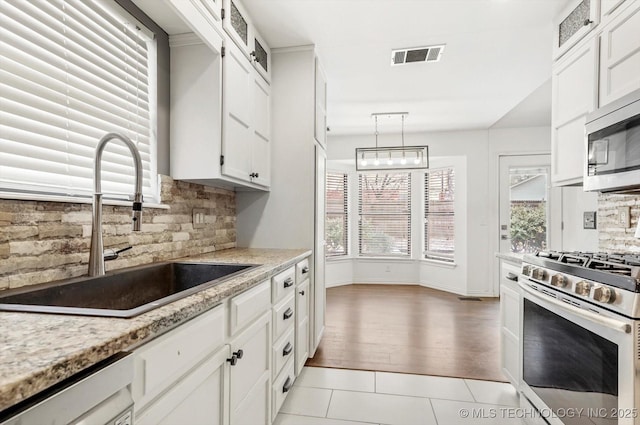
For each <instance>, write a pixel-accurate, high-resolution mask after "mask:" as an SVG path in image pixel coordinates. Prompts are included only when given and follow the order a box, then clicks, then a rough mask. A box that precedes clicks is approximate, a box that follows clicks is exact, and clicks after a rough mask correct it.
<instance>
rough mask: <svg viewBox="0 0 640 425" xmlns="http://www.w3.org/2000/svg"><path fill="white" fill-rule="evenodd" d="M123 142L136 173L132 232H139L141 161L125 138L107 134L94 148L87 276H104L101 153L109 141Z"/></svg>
mask: <svg viewBox="0 0 640 425" xmlns="http://www.w3.org/2000/svg"><path fill="white" fill-rule="evenodd" d="M113 139H117V140H120V141H121V142H123V143H124V144H125V145H126V146H127V147H128V148H129V150H130V151H131V156H132V157H133V166H134V168H135V173H136V176H135V177H136V183H135V186H136V188H135V193H134V194H133V215H132V221H133V230H134V231H139V230H140V224H141V221H142V220H141V219H142V159H141V158H140V152H138V148H137V147H136V145H135V144H134V143H133V142H132V141H131V139H129V138H128V137H127V136H123V135H122V134H118V133H107V134H106V135H105V136H104V137H103V138H102V139H100V141H99V142H98V146H97V147H96V155H95V158H94V162H93V216H92V218H91V248H90V250H89V276H102V275H104V252H103V250H104V246H103V243H102V193H101V192H102V184H101V179H102V166H101V165H102V152H103V151H104V148H105V146H106V145H107V143H109V142H110V141H111V140H113Z"/></svg>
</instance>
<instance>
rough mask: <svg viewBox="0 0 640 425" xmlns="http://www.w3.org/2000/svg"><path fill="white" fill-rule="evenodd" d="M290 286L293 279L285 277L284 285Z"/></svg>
mask: <svg viewBox="0 0 640 425" xmlns="http://www.w3.org/2000/svg"><path fill="white" fill-rule="evenodd" d="M290 286H293V279H291V278H290V277H288V278H286V279H285V280H284V287H285V288H288V287H290Z"/></svg>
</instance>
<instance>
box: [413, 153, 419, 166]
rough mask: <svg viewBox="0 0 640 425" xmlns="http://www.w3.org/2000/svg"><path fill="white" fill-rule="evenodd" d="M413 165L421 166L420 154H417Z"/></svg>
mask: <svg viewBox="0 0 640 425" xmlns="http://www.w3.org/2000/svg"><path fill="white" fill-rule="evenodd" d="M413 163H414V164H416V165H418V164H420V153H419V152H416V159H414V160H413Z"/></svg>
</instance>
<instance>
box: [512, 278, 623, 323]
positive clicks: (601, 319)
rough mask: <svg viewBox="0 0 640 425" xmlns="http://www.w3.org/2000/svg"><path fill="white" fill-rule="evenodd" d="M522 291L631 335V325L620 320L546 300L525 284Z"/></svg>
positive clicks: (557, 301)
mask: <svg viewBox="0 0 640 425" xmlns="http://www.w3.org/2000/svg"><path fill="white" fill-rule="evenodd" d="M521 287H522V289H524V290H525V291H526V292H527V293H529V294H530V295H532V296H534V297H535V298H538V299H539V300H541V301H545V302H548V303H550V304H553V305H555V306H557V307H560V308H563V309H565V310H568V311H570V312H571V313H573V314H575V315H576V316H580V317H582V318H583V319H587V320H591V321H592V322H596V323H597V324H599V325H602V326H605V327H607V328H609V329H613V330H615V331H618V332H622V333H625V334H628V333H631V325H630V324H628V323H624V322H621V321H619V320H616V319H612V318H610V317H603V316H600V315H599V314H596V313H591V312H589V311H585V310H583V309H581V308H578V307H574V306H572V305H571V304H568V303H565V302H562V301H559V300H557V299H555V298H546V297H543V296H541V295H540V294H539V293H538V291H536V290H535V289H531V288H529V287H528V286H527V285H525V284H523V285H521Z"/></svg>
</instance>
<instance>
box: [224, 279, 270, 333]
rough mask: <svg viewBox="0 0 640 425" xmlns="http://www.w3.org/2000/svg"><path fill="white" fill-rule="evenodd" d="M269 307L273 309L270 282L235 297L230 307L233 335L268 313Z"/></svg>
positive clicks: (230, 325)
mask: <svg viewBox="0 0 640 425" xmlns="http://www.w3.org/2000/svg"><path fill="white" fill-rule="evenodd" d="M269 307H271V285H269V281H268V280H267V281H264V282H262V283H261V284H260V285H258V286H256V287H255V288H252V289H250V290H248V291H247V292H244V293H242V294H240V295H238V296H235V297H233V298H232V299H231V301H230V307H229V315H230V318H229V327H230V332H231V335H233V334H235V333H236V332H237V331H239V330H240V329H242V328H244V327H245V326H246V325H248V324H249V323H250V322H251V321H252V320H253V319H255V318H256V317H258V316H260V315H261V314H262V313H264V312H265V311H267V310H268V309H269Z"/></svg>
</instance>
